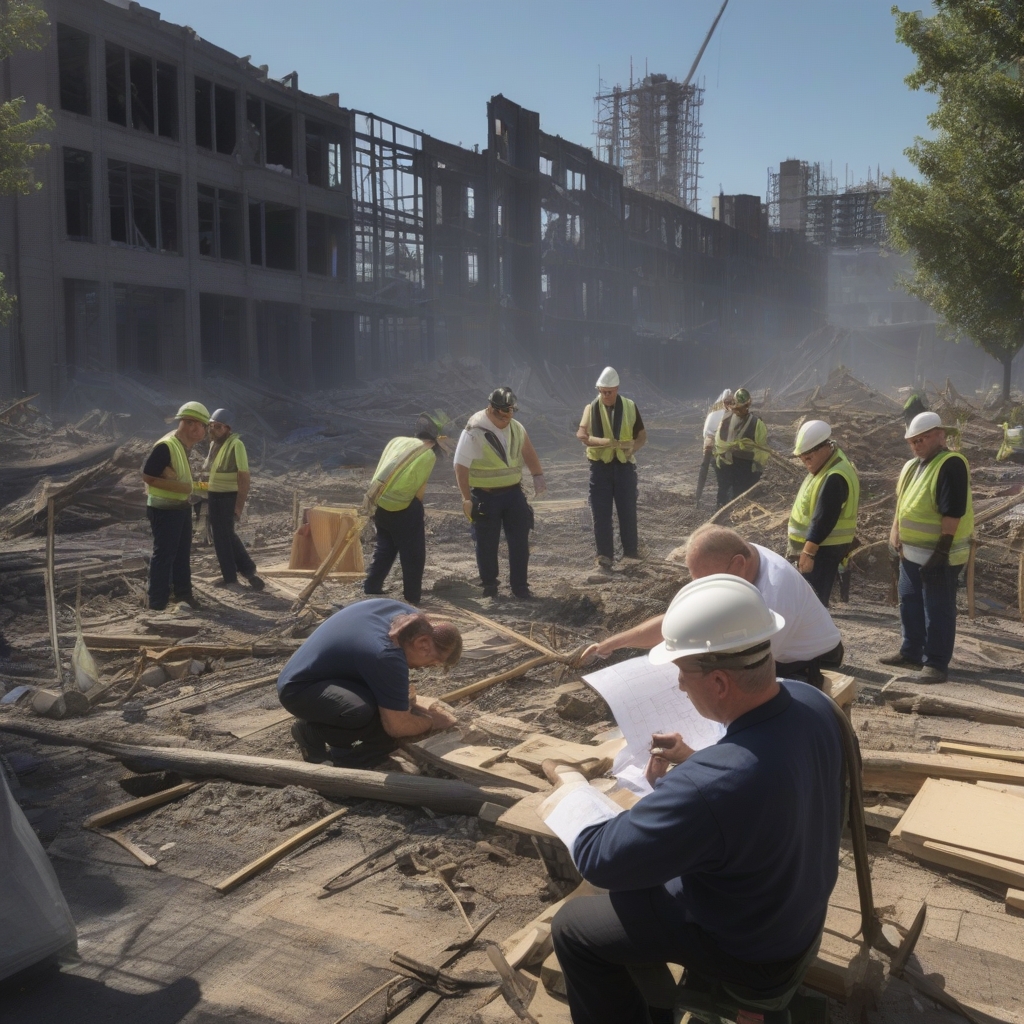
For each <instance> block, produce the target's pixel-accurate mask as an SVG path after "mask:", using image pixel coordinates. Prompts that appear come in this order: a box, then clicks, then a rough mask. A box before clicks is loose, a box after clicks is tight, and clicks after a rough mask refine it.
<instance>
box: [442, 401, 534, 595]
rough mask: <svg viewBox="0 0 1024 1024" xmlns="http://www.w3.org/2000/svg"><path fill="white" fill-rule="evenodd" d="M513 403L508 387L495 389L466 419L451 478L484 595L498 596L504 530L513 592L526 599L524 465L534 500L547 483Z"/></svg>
mask: <svg viewBox="0 0 1024 1024" xmlns="http://www.w3.org/2000/svg"><path fill="white" fill-rule="evenodd" d="M516 403H517V399H516V396H515V393H514V392H513V391H512V389H511V388H509V387H500V388H495V389H494V391H492V392H491V395H490V398H489V399H488V402H487V408H486V409H481V410H480V411H479V412H476V413H473V415H472V416H470V417H469V421H468V422H467V423H466V427H465V429H464V430H463V431H462V435H461V436H460V437H459V444H458V447H457V448H456V449H455V460H454V461H455V479H456V481H457V482H458V485H459V492H460V493H461V494H462V511H463V512H464V513H465V516H466V518H467V519H468V520H469V521H470V522H471V523H472V524H473V525H472V532H473V540H474V542H475V543H476V564H477V569H479V571H480V579H481V581H482V582H483V585H484V597H497V596H498V546H499V544H500V543H501V531H502V529H504V530H505V541H506V542H507V544H508V568H509V584H510V586H511V589H512V594H513V596H515V597H518V598H521V599H522V600H529V599H530V598H532V597H533V594H532V593H531V592H530V584H529V580H528V571H529V566H530V531H531V530H532V529H533V509H532V508H530V506H529V503H528V502H527V500H526V495H525V494H524V493H523V483H522V481H523V466H524V464H525V466H526V468H527V469H528V470H529V471H530V473H531V474H532V475H533V494H534V497H536V498H539V497H540V496H541V495H542V494H543V493H544V492H545V491H546V490H547V484H546V483H545V481H544V471H543V469H541V465H540V459H539V458H538V457H537V452H536V451H535V450H534V447H533V443H532V442H531V441H530V438H529V436H528V435H527V433H526V428H525V427H524V426H523V425H522V424H521V423H520V422H519V421H518V420H517V419H516V418H515V414H516V409H517V408H518V406H517V404H516Z"/></svg>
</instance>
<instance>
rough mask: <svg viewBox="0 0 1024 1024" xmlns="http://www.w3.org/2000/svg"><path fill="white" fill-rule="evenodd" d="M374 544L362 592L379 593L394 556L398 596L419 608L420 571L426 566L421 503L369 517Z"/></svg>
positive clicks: (416, 499)
mask: <svg viewBox="0 0 1024 1024" xmlns="http://www.w3.org/2000/svg"><path fill="white" fill-rule="evenodd" d="M373 523H374V525H375V526H376V527H377V542H376V544H375V545H374V548H373V561H372V562H370V571H369V572H368V573H367V574H366V582H365V583H364V584H363V590H364V591H365V592H366V593H367V594H380V593H383V588H384V580H385V579H386V578H387V575H388V573H389V572H390V571H391V566H393V565H394V564H395V557H396V556H397V557H398V559H399V561H400V563H401V566H402V593H403V596H404V597H405V599H406V601H408V602H409V604H419V603H420V597H421V596H422V590H423V567H424V566H425V565H426V564H427V534H426V527H425V516H424V512H423V502H422V501H420V499H419V498H413V499H412V502H411V504H410V505H409V507H408V508H403V509H400V510H399V511H398V512H389V511H388V510H387V509H384V508H378V509H377V510H376V511H375V512H374V513H373Z"/></svg>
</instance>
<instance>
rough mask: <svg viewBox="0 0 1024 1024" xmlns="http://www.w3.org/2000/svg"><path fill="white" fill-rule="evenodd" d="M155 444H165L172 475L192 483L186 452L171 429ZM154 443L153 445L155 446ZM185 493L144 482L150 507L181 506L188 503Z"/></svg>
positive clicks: (182, 481) (179, 480)
mask: <svg viewBox="0 0 1024 1024" xmlns="http://www.w3.org/2000/svg"><path fill="white" fill-rule="evenodd" d="M156 444H165V445H167V447H168V449H169V450H170V453H171V469H173V470H174V475H175V476H176V477H177V479H178V483H180V484H183V483H186V482H187V483H188V484H189V485H190V486H191V484H192V469H191V467H190V466H189V464H188V452H187V451H185V446H184V445H183V444H182V443H181V442H180V441H179V440H178V439H177V437H175V436H174V432H173V431H172V432H171V433H170V434H167V435H165V436H164V437H161V438H160V440H159V441H157V443H156ZM156 444H155V445H153V447H154V448H156ZM188 498H189V496H188V495H187V494H183V493H180V492H178V491H166V490H164V489H163V488H162V487H160V486H158V485H155V484H146V504H147V505H149V506H150V507H151V508H183V507H185V506H187V505H188Z"/></svg>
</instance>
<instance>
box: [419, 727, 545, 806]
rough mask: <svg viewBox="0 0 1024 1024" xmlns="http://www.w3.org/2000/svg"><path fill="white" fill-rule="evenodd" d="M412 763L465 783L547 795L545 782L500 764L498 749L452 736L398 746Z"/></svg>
mask: <svg viewBox="0 0 1024 1024" xmlns="http://www.w3.org/2000/svg"><path fill="white" fill-rule="evenodd" d="M402 749H403V750H405V751H407V752H408V753H409V754H410V755H411V756H412V757H413V758H414V759H415V760H417V761H419V762H420V763H422V764H429V765H432V766H433V767H435V768H441V769H443V770H444V771H448V772H451V773H452V774H453V775H455V776H456V777H458V778H462V779H466V780H467V781H469V782H477V783H483V784H485V785H486V784H495V785H499V786H504V785H512V786H517V787H519V788H520V789H523V790H527V791H529V792H540V791H542V790H543V791H545V792H549V791H550V789H551V786H550V785H549V783H548V782H547V780H546V779H544V778H542V777H541V776H538V775H534V774H532V773H531V772H529V771H527V769H525V768H523V767H522V766H521V765H519V764H516V763H515V762H514V761H502V760H501V758H503V757H504V756H505V751H504V750H503V749H502V748H501V747H488V746H480V745H477V744H470V743H465V742H464V741H463V740H462V737H461V736H459V735H458V734H456V733H441V734H440V735H437V736H430V737H428V738H427V739H424V740H420V741H419V742H407V743H403V744H402Z"/></svg>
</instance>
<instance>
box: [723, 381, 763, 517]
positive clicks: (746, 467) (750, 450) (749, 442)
mask: <svg viewBox="0 0 1024 1024" xmlns="http://www.w3.org/2000/svg"><path fill="white" fill-rule="evenodd" d="M767 463H768V428H767V427H766V426H765V423H764V420H763V419H761V417H760V416H756V415H755V414H754V413H752V412H751V411H750V392H749V391H748V390H747V389H746V388H737V390H736V394H735V396H734V397H733V405H732V408H731V409H730V410H728V412H726V414H725V415H724V416H723V417H722V422H721V423H720V424H719V425H718V432H717V433H716V434H715V469H716V472H717V474H718V507H719V508H721V507H722V506H723V505H727V504H728V503H729V502H730V501H732V500H733V498H736V497H739V495H741V494H742V493H743V492H744V491H746V490H749V489H750V488H751V487H753V486H754V484H755V483H757V481H758V480H760V479H761V473H762V472H764V467H765V466H766V465H767Z"/></svg>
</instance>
